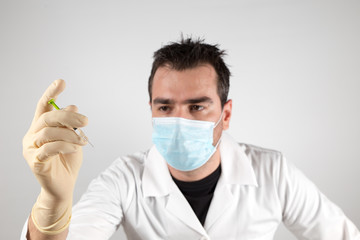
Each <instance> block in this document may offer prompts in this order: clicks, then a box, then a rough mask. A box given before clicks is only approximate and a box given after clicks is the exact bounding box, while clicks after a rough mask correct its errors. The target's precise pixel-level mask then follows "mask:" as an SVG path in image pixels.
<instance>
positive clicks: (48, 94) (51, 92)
mask: <svg viewBox="0 0 360 240" xmlns="http://www.w3.org/2000/svg"><path fill="white" fill-rule="evenodd" d="M64 89H65V81H64V80H62V79H58V80H55V81H54V82H53V83H52V84H51V85H50V86H49V87H48V88H47V89H46V91H45V92H44V94H43V95H42V97H41V98H40V100H39V102H38V103H37V107H36V111H35V115H34V121H35V120H37V119H38V118H39V117H40V116H41V114H43V113H45V112H49V111H51V110H52V109H53V107H52V106H51V105H50V104H48V102H49V101H50V99H54V100H56V98H57V96H58V95H59V94H60V93H61V92H62V91H64Z"/></svg>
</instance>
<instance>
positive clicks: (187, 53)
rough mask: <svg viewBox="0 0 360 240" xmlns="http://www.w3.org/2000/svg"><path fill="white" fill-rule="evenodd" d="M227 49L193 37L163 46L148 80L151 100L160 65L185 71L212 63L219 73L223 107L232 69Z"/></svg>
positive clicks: (219, 93) (157, 53) (156, 53)
mask: <svg viewBox="0 0 360 240" xmlns="http://www.w3.org/2000/svg"><path fill="white" fill-rule="evenodd" d="M225 55H226V54H225V51H224V50H220V49H219V48H218V45H217V44H216V45H210V44H207V43H205V42H204V40H203V39H195V40H194V39H192V38H191V37H189V38H186V39H184V38H183V37H182V38H181V40H180V41H179V42H172V43H169V44H168V45H165V46H163V47H162V48H160V49H159V50H157V51H156V52H155V53H154V56H153V57H154V61H153V64H152V69H151V74H150V77H149V82H148V91H149V97H150V102H151V101H152V84H153V80H154V76H155V72H156V70H157V69H158V68H159V67H163V66H168V67H170V68H172V69H174V70H177V71H183V70H186V69H191V68H195V67H197V66H199V65H200V64H210V65H211V66H212V67H213V68H214V69H215V72H216V74H217V92H218V95H219V97H220V101H221V107H223V106H224V104H225V103H226V101H227V97H228V93H229V86H230V83H229V78H230V71H229V69H228V67H227V66H226V64H225V62H224V60H223V57H224V56H225Z"/></svg>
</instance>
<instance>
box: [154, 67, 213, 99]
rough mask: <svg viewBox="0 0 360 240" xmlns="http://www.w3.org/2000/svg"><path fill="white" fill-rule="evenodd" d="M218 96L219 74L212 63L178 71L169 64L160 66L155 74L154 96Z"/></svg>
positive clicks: (185, 97)
mask: <svg viewBox="0 0 360 240" xmlns="http://www.w3.org/2000/svg"><path fill="white" fill-rule="evenodd" d="M199 96H208V97H210V98H216V96H217V74H216V71H215V69H214V68H213V67H212V66H211V65H210V64H203V65H199V66H197V67H194V68H191V69H186V70H182V71H178V70H175V69H172V68H171V67H169V66H163V67H159V68H158V69H157V70H156V72H155V75H154V80H153V85H152V98H153V99H155V98H157V97H161V98H171V99H178V100H185V99H189V98H194V97H199Z"/></svg>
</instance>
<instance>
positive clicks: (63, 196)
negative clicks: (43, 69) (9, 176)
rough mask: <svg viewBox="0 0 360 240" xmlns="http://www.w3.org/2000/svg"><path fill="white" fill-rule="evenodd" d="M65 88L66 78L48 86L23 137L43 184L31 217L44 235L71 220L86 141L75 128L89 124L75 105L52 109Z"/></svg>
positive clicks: (29, 158) (63, 227)
mask: <svg viewBox="0 0 360 240" xmlns="http://www.w3.org/2000/svg"><path fill="white" fill-rule="evenodd" d="M64 88H65V81H64V80H56V81H54V82H53V83H52V84H51V85H50V86H49V87H48V89H47V90H46V91H45V92H44V94H43V96H42V97H41V99H40V100H39V102H38V105H37V108H36V112H35V116H34V119H33V121H32V124H31V126H30V129H29V130H28V132H27V133H26V135H25V136H24V139H23V155H24V157H25V159H26V161H27V162H28V164H29V166H30V168H31V170H32V171H33V173H34V174H35V177H36V178H37V180H38V182H39V183H40V185H41V192H40V194H39V197H38V199H37V201H36V203H35V205H34V207H33V210H32V213H31V217H32V220H33V223H34V225H35V226H36V227H37V228H38V230H39V231H41V232H42V233H45V234H58V233H60V232H62V231H64V230H65V229H66V228H67V227H68V225H69V223H70V219H71V208H72V198H73V191H74V185H75V182H76V178H77V176H78V172H79V170H80V166H81V163H82V158H83V154H82V146H84V145H85V144H86V142H85V141H84V140H83V138H81V137H79V136H78V135H77V134H76V133H75V132H74V130H73V128H81V127H84V126H86V125H87V122H88V119H87V118H86V117H85V116H83V115H81V114H79V113H77V108H76V107H75V106H69V107H67V108H65V109H63V110H54V111H52V110H53V106H51V105H49V104H48V101H49V100H50V99H54V100H56V97H57V96H58V95H59V94H60V93H61V92H62V91H63V90H64Z"/></svg>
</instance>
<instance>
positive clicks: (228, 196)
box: [22, 134, 360, 240]
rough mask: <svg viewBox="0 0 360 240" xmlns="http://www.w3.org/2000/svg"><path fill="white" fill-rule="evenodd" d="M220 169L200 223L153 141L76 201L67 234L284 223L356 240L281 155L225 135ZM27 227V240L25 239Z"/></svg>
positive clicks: (167, 234) (253, 228)
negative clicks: (212, 195) (120, 227)
mask: <svg viewBox="0 0 360 240" xmlns="http://www.w3.org/2000/svg"><path fill="white" fill-rule="evenodd" d="M220 153H221V167H222V173H221V176H220V178H219V181H218V183H217V186H216V189H215V192H214V197H213V199H212V202H211V205H210V208H209V211H208V214H207V217H206V220H205V225H204V226H202V225H201V223H200V222H199V221H198V219H197V217H196V215H195V214H194V212H193V211H192V209H191V207H190V205H189V204H188V202H187V200H186V199H185V197H184V196H183V195H182V193H181V192H180V190H179V189H178V187H177V186H176V184H175V183H174V182H173V180H172V178H171V175H170V174H169V171H168V168H167V165H166V162H165V160H164V159H163V158H162V156H161V155H160V154H159V152H158V151H157V150H156V148H155V147H152V148H151V149H150V150H149V151H147V152H145V153H138V154H134V155H130V156H126V157H122V158H119V159H117V160H116V161H115V162H114V163H113V164H112V165H111V166H110V167H109V168H108V169H107V170H106V171H105V172H103V173H102V174H101V175H100V176H99V177H98V178H97V179H95V180H93V181H92V182H91V184H90V186H89V188H88V190H87V192H86V193H85V194H84V195H83V196H82V198H81V200H80V201H79V202H78V203H77V204H76V205H75V206H74V207H73V217H72V221H71V224H70V229H69V235H68V239H71V240H91V239H94V240H103V239H109V238H110V236H111V235H112V234H113V233H114V232H115V231H116V229H117V228H118V227H119V225H120V224H122V225H123V227H124V230H125V232H126V234H127V235H128V238H129V240H136V239H150V240H156V239H169V240H170V239H174V240H175V239H177V240H185V239H186V240H187V239H212V240H232V239H234V240H235V239H237V240H240V239H243V240H271V239H273V237H274V234H275V231H276V229H277V227H278V225H279V224H280V223H281V222H282V221H283V222H284V224H285V226H286V227H287V228H288V229H289V230H290V231H292V232H293V233H294V234H295V235H296V236H297V237H298V238H299V239H322V240H355V239H360V233H359V231H358V229H357V228H356V227H355V225H354V224H353V223H352V222H351V221H350V220H349V219H348V218H347V217H346V216H345V215H344V214H343V212H342V211H341V210H340V209H339V208H338V207H337V206H335V205H334V204H333V203H332V202H330V201H329V200H328V199H327V198H326V197H325V196H324V195H323V194H321V193H320V192H319V190H318V189H317V188H316V187H315V186H314V185H313V184H312V183H311V182H310V181H309V180H308V179H307V178H306V177H305V176H304V175H303V174H302V173H301V172H300V171H299V170H297V169H296V168H295V167H294V166H292V165H290V164H289V163H287V161H286V160H285V159H284V158H283V156H282V155H281V153H279V152H277V151H272V150H267V149H262V148H259V147H255V146H250V145H245V144H238V143H236V142H235V141H234V140H233V139H232V138H231V137H230V136H229V135H227V134H223V137H222V141H221V144H220ZM26 230H27V229H26V225H25V227H24V230H23V234H22V239H26V238H25V233H26Z"/></svg>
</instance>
